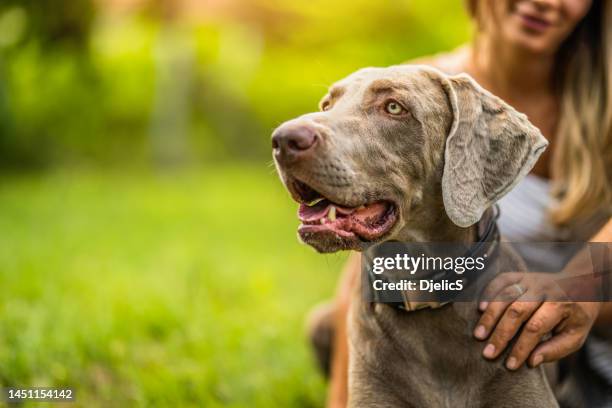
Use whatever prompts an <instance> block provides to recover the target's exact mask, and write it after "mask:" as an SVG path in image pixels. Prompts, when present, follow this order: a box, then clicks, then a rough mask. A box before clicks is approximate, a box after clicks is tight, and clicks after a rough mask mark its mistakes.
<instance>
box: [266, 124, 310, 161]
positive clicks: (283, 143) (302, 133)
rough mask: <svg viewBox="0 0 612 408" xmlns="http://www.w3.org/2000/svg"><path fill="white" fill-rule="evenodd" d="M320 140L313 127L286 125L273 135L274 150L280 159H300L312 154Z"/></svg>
mask: <svg viewBox="0 0 612 408" xmlns="http://www.w3.org/2000/svg"><path fill="white" fill-rule="evenodd" d="M317 140H318V136H317V132H316V130H315V129H313V127H312V126H308V125H304V124H300V125H285V126H281V127H280V128H278V129H277V130H276V131H275V132H274V134H273V135H272V149H273V150H274V155H276V156H277V157H279V158H298V157H300V156H303V155H304V154H306V153H308V152H310V151H311V150H312V148H313V147H314V146H315V145H316V143H317Z"/></svg>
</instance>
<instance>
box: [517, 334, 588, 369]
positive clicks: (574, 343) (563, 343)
mask: <svg viewBox="0 0 612 408" xmlns="http://www.w3.org/2000/svg"><path fill="white" fill-rule="evenodd" d="M585 339H586V336H585V335H584V334H582V333H580V332H576V331H575V330H564V331H562V332H560V333H558V334H556V335H554V336H553V337H551V338H550V339H549V340H547V341H545V342H543V343H542V344H540V345H539V346H538V347H536V349H535V350H534V351H533V352H532V353H531V355H530V356H529V360H528V363H529V365H530V366H531V367H537V366H539V365H540V364H542V363H547V362H550V361H557V360H559V359H560V358H563V357H565V356H567V355H569V354H571V353H573V352H574V351H576V350H578V349H579V348H580V347H582V344H583V343H584V340H585Z"/></svg>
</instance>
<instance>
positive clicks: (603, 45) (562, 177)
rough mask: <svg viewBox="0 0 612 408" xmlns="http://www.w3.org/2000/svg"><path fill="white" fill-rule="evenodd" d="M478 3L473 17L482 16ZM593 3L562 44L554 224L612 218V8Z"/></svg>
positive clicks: (473, 2)
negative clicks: (600, 216) (596, 216)
mask: <svg viewBox="0 0 612 408" xmlns="http://www.w3.org/2000/svg"><path fill="white" fill-rule="evenodd" d="M478 2H479V1H478V0H468V1H467V6H468V10H469V12H470V14H471V15H472V16H473V17H476V19H477V20H478V19H479V18H481V17H482V16H483V14H484V13H483V10H479V7H478ZM610 3H611V2H610V1H606V0H593V4H592V5H591V8H590V10H589V11H588V13H587V15H586V16H585V17H584V18H583V20H582V21H581V22H580V23H579V24H578V25H577V26H576V28H575V29H574V31H573V33H572V34H571V35H570V36H569V37H568V38H567V39H566V40H565V42H564V43H563V44H562V45H561V47H560V49H559V51H558V53H557V61H556V65H555V72H554V81H555V85H556V89H557V90H558V96H559V101H560V110H559V122H558V126H557V135H556V141H555V143H556V147H555V152H554V154H553V157H552V187H553V188H552V194H553V196H554V198H555V199H556V200H555V201H556V204H555V206H554V207H553V208H551V210H550V217H551V219H552V221H553V222H555V223H556V224H559V225H561V224H568V223H570V222H572V221H577V220H580V219H585V218H587V217H589V216H591V215H593V214H594V213H595V212H596V211H598V210H599V211H600V210H603V211H606V212H608V214H610V213H612V4H610Z"/></svg>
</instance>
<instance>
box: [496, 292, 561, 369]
mask: <svg viewBox="0 0 612 408" xmlns="http://www.w3.org/2000/svg"><path fill="white" fill-rule="evenodd" d="M563 319H564V315H563V312H562V310H561V306H560V304H559V303H557V302H545V303H543V304H542V306H540V308H539V309H537V310H536V311H535V313H534V314H533V315H532V316H531V318H529V320H528V321H527V323H526V324H525V326H524V327H523V329H522V330H521V334H520V336H519V338H518V340H517V341H516V343H515V344H514V346H513V347H512V351H511V352H510V356H509V357H508V359H507V360H506V367H507V368H508V369H509V370H516V369H517V368H519V367H520V366H522V365H523V363H524V362H525V360H526V359H527V357H529V355H530V354H531V352H532V351H533V350H534V349H535V348H536V346H537V345H538V344H539V343H540V341H541V340H542V337H544V336H545V335H546V334H548V333H550V332H552V330H553V329H554V328H555V326H557V325H558V324H559V322H560V321H561V320H563Z"/></svg>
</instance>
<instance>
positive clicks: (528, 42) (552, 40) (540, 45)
mask: <svg viewBox="0 0 612 408" xmlns="http://www.w3.org/2000/svg"><path fill="white" fill-rule="evenodd" d="M518 19H520V16H516V15H513V16H512V18H511V19H510V20H511V21H508V24H506V27H505V29H504V37H506V40H507V41H508V42H509V43H511V44H513V45H514V46H515V47H519V48H521V49H523V50H525V51H527V52H529V53H533V54H542V55H554V54H555V52H556V51H557V49H558V47H559V44H560V42H561V41H560V40H559V39H558V38H557V37H558V36H557V35H555V33H554V30H555V28H554V27H549V28H547V29H546V30H544V31H540V32H536V31H534V30H530V29H529V28H525V26H524V24H523V22H522V21H516V20H518Z"/></svg>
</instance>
